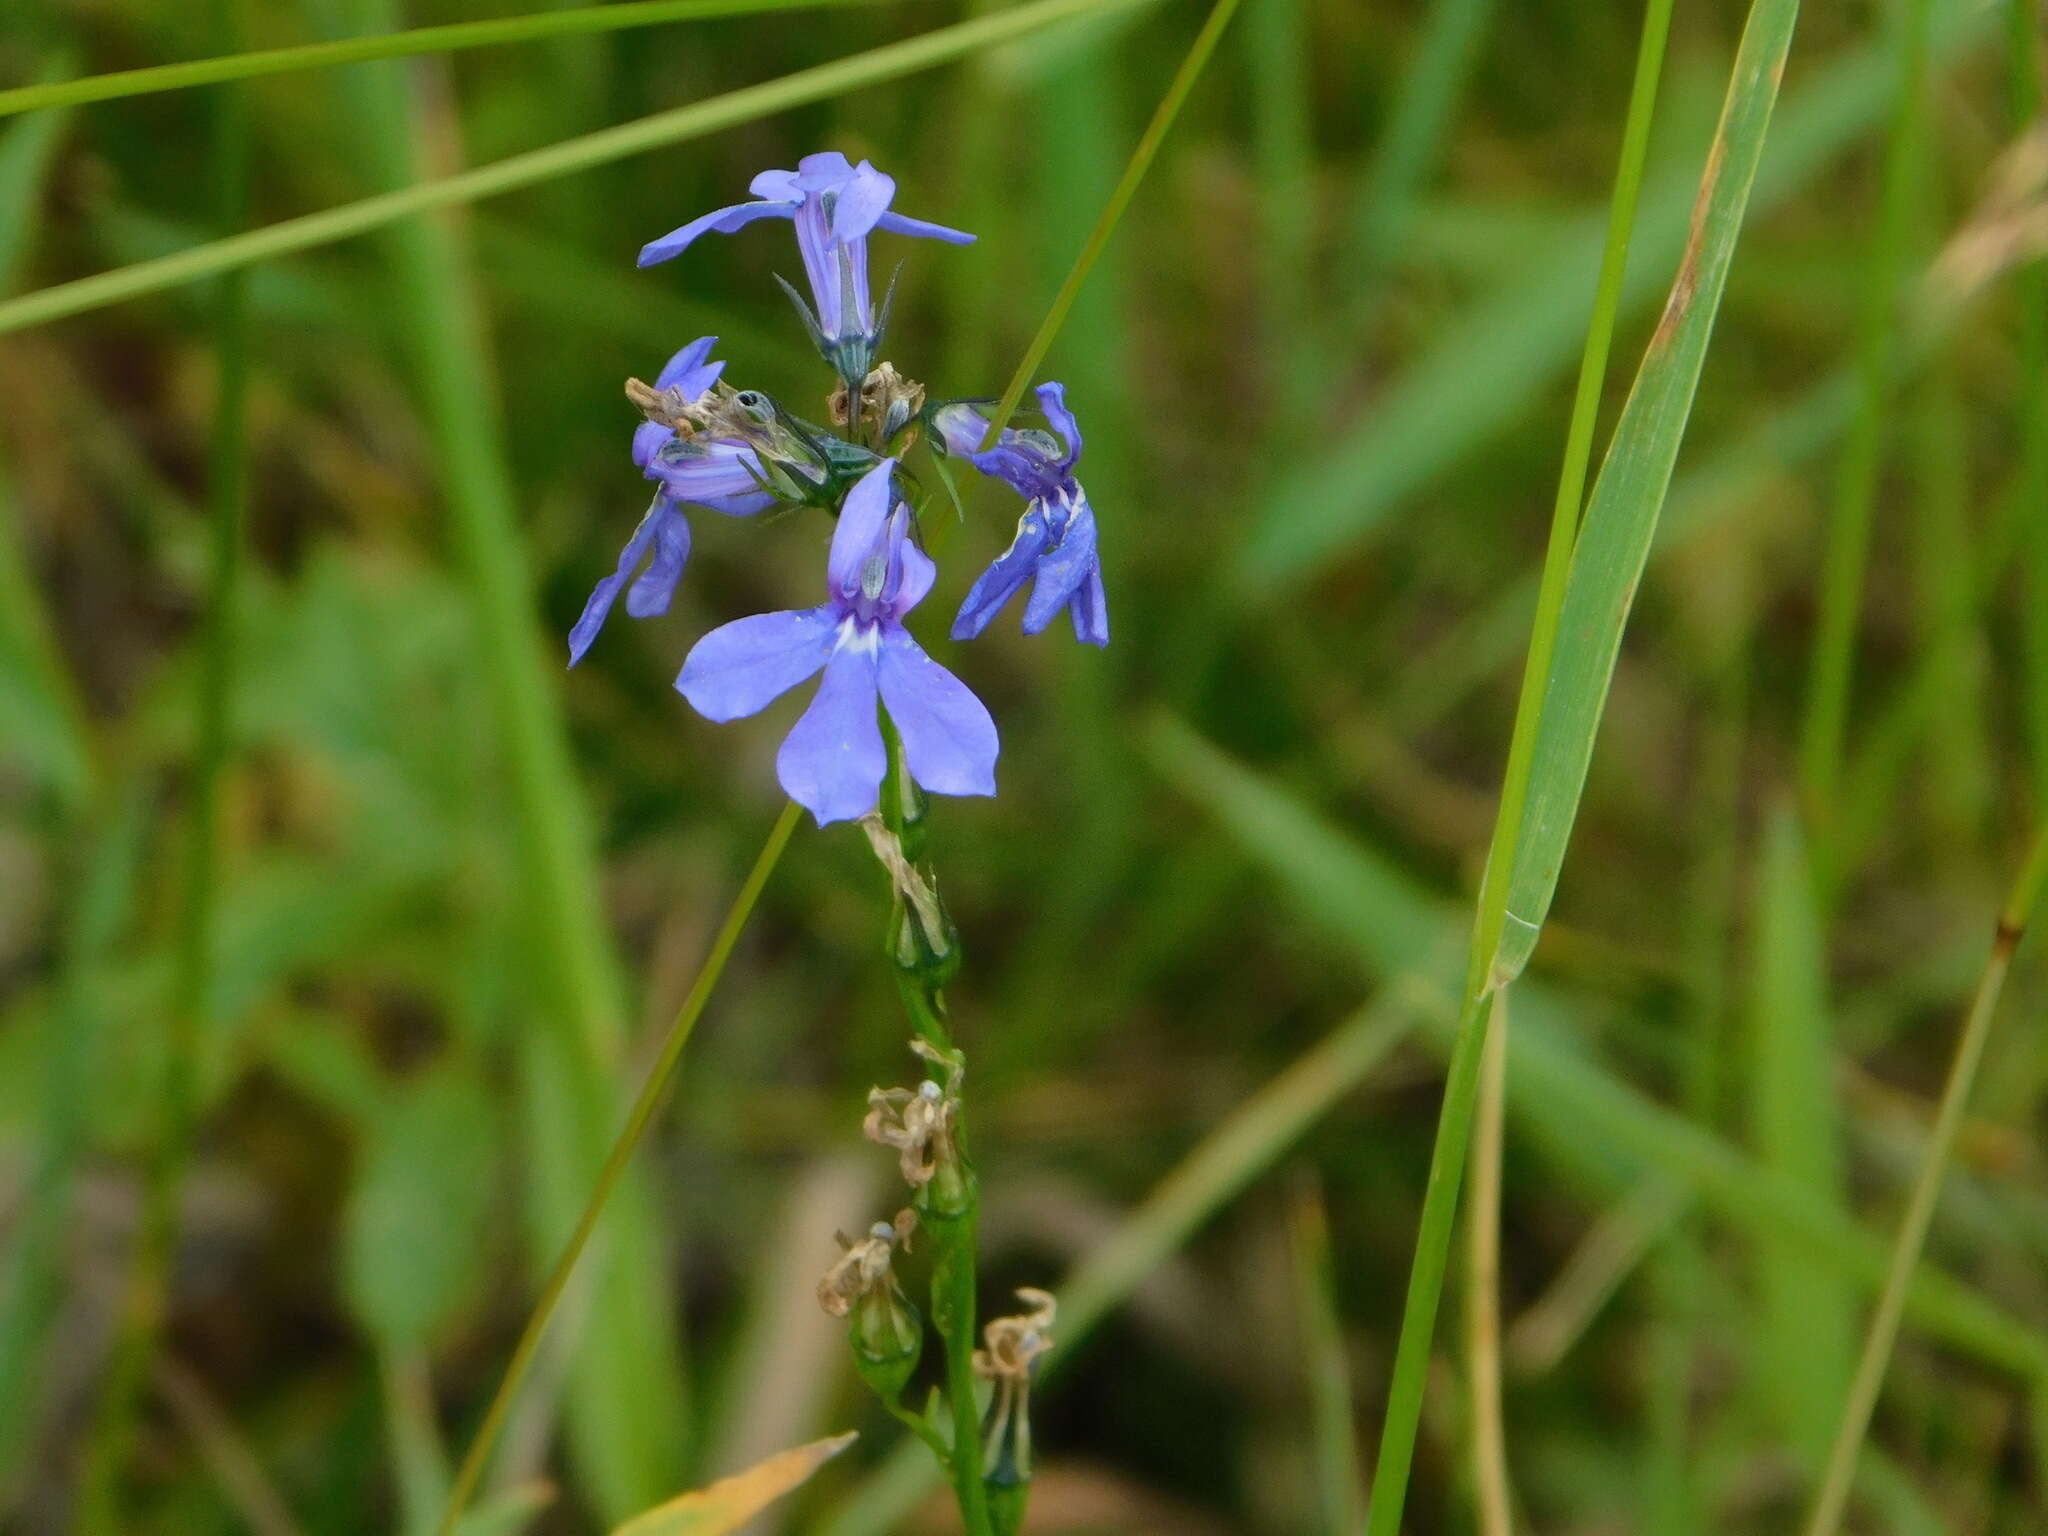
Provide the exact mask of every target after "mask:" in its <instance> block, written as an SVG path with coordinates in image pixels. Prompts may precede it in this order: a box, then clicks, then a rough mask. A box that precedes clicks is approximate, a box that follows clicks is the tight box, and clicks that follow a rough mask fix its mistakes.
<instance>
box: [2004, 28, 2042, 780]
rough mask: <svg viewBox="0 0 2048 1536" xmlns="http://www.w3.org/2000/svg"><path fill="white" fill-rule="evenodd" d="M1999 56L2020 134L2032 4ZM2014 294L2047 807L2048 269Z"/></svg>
mask: <svg viewBox="0 0 2048 1536" xmlns="http://www.w3.org/2000/svg"><path fill="white" fill-rule="evenodd" d="M2006 27H2007V30H2006V53H2007V58H2008V60H2009V64H2008V71H2009V75H2010V94H2011V116H2010V119H2009V120H2010V122H2011V124H2012V129H2013V131H2014V132H2015V133H2024V132H2026V130H2027V129H2028V127H2029V126H2030V125H2032V124H2033V123H2034V121H2035V120H2036V119H2037V118H2039V117H2040V115H2041V105H2042V96H2043V92H2042V82H2041V18H2040V12H2039V9H2038V7H2036V6H2035V5H2034V4H2033V0H2006ZM2013 282H2014V284H2015V285H2016V286H2017V288H2018V289H2019V311H2020V318H2019V326H2020V366H2019V376H2018V377H2017V379H2015V380H2014V390H2013V395H2014V398H2013V415H2014V418H2015V419H2016V420H2017V421H2018V422H2019V424H2020V427H2019V432H2020V463H2019V470H2018V472H2017V473H2016V474H2015V475H2014V476H2013V486H2012V503H2011V507H2012V516H2014V517H2015V518H2017V519H2019V520H2020V521H2021V524H2022V526H2023V527H2024V528H2025V530H2026V551H2025V558H2026V573H2027V574H2026V590H2027V603H2026V606H2025V609H2024V610H2023V611H2024V613H2025V619H2024V634H2025V642H2026V663H2027V675H2026V691H2025V694H2024V700H2025V709H2024V717H2023V718H2024V719H2025V721H2026V725H2027V745H2028V746H2029V747H2030V748H2031V749H2032V751H2033V756H2034V802H2035V804H2037V805H2048V517H2042V516H2041V515H2040V512H2041V508H2042V507H2044V506H2048V263H2043V262H2039V261H2035V262H2030V263H2029V264H2028V265H2026V266H2025V267H2022V268H2021V269H2020V270H2019V271H2018V272H2017V273H2015V274H2014V276H2013Z"/></svg>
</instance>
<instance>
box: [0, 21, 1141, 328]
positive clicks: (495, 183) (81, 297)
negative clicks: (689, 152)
mask: <svg viewBox="0 0 2048 1536" xmlns="http://www.w3.org/2000/svg"><path fill="white" fill-rule="evenodd" d="M1155 3H1157V0H1033V3H1031V4H1029V5H1020V6H1016V7H1014V8H1012V9H1009V10H1005V11H999V12H997V13H996V14H995V15H993V16H985V17H981V18H978V19H976V20H973V21H963V22H958V23H956V24H954V25H953V26H950V27H939V28H936V29H934V30H933V31H930V32H925V33H921V34H919V35H918V36H916V37H911V38H905V39H904V40H903V41H902V42H898V43H888V44H885V45H883V46H882V47H880V48H871V49H869V50H868V51H867V52H865V53H857V54H852V55H850V56H849V57H847V58H843V59H835V60H833V61H832V62H831V63H829V64H820V65H817V66H815V67H813V68H811V69H804V70H798V71H797V72H796V73H795V74H791V75H784V76H782V77H781V78H780V79H777V80H770V81H766V82H764V83H763V84H760V85H749V86H743V87H741V88H740V89H739V90H736V91H727V92H726V93H725V94H723V95H721V96H713V97H711V98H710V99H708V100H706V101H698V102H691V103H690V104H689V105H687V106H682V107H675V108H672V109H670V110H669V111H666V112H656V113H653V114H652V115H650V116H647V117H643V118H640V119H638V120H636V121H634V122H630V123H621V124H619V125H618V126H616V127H613V128H602V129H599V130H598V131H597V132H595V133H587V134H584V135H583V136H582V137H580V138H575V139H566V140H564V141H562V142H561V143H559V144H550V145H548V146H547V147H546V148H545V149H536V150H529V151H528V152H526V153H525V154H520V155H510V156H507V157H506V158H505V159H503V160H497V161H493V162H492V163H491V164H489V165H481V166H477V167H476V168H475V169H473V170H467V171H458V172H456V173H454V174H453V175H449V176H443V177H439V178H437V179H435V180H432V181H418V182H414V183H413V184H412V185H410V186H404V187H399V188H397V189H395V190H393V191H389V192H384V193H380V194H378V195H376V196H374V197H366V198H363V199H361V200H360V201H358V202H353V203H346V204H343V205H342V206H341V207H338V208H328V209H324V210H322V211H321V212H319V213H309V214H305V215H303V216H301V217H299V218H296V219H286V220H284V221H283V222H281V223H277V224H271V225H267V226H265V227H264V228H262V229H257V230H251V231H249V232H248V233H247V234H242V235H231V236H229V237H228V238H227V239H225V240H215V241H213V242H211V243H209V244H207V245H202V246H198V247H196V248H194V249H192V250H189V251H180V252H178V253H177V254H176V255H174V256H165V257H161V258H159V259H157V260H155V261H144V262H137V263H135V264H134V265H132V266H126V267H119V268H116V269H115V270H114V271H111V272H101V273H98V274H96V275H94V276H92V277H82V278H79V279H77V280H76V281H74V282H69V283H59V284H57V285H55V286H54V287H50V288H43V289H39V290H37V291H36V292H34V293H30V294H24V295H23V296H21V297H20V298H17V299H11V300H8V301H6V302H0V334H4V333H6V332H8V331H18V330H22V329H24V328H26V327H28V326H32V325H42V324H45V323H47V322H49V321H51V320H60V319H63V318H65V317H66V316H70V315H77V314H83V313H85V312H86V311H89V310H94V309H103V308H105V307H106V306H107V305H109V304H119V303H123V302H125V301H126V300H129V299H134V298H140V297H141V296H142V295H144V294H149V293H158V292H161V291H162V290H163V289H166V288H175V287H177V286H178V285H180V284H182V283H189V282H194V281H196V280H198V279H199V278H202V277H212V276H214V275H216V274H217V273H221V272H227V271H232V270H233V269H234V268H236V267H242V266H247V265H249V264H250V263H251V262H257V261H267V260H269V259H270V258H272V257H274V256H284V255H288V254H290V253H291V252H293V251H303V250H309V249H311V248H313V247H315V246H320V245H328V244H331V243H333V242H334V241H336V240H346V239H349V238H350V237H351V236H354V235H361V234H367V233H368V232H369V231H371V230H373V229H381V228H383V227H385V226H386V225H389V224H393V223H396V222H397V221H399V220H401V219H405V218H409V217H410V216H412V215H414V214H418V213H429V212H432V211H433V210H435V209H437V208H450V207H453V206H455V205H456V204H458V203H468V202H475V201H476V200H477V199H479V198H484V197H495V196H497V195H498V194H499V193H503V192H511V191H515V190H517V189H519V188H521V187H530V186H534V185H536V184H538V183H541V182H544V181H550V180H553V179H554V178H555V177H557V176H568V175H572V174H574V173H575V172H577V171H585V170H589V169H590V168H591V167H592V166H596V165H603V164H605V163H607V162H609V161H612V160H622V159H624V158H625V157H626V156H628V155H636V154H640V153H642V152H643V151H645V150H650V149H659V148H661V147H663V146H665V145H669V144H680V143H684V142H686V141H688V140H690V139H698V138H702V137H704V136H705V135H706V134H710V133H716V132H717V131H718V130H719V129H721V128H730V127H733V126H734V125H735V124H738V123H748V122H752V121H754V120H755V119H756V118H762V117H768V116H771V115H773V114H774V113H777V112H783V111H787V110H788V109H789V108H791V107H799V106H804V105H807V104H808V103H811V102H815V101H823V100H825V99H826V98H827V97H831V96H836V95H838V94H840V93H841V92H843V91H851V90H857V89H859V88H860V87H862V86H868V85H875V84H878V83H879V82H881V81H884V80H895V79H898V78H900V77H902V76H904V75H909V74H915V73H916V72H917V71H919V70H924V69H931V68H933V67H934V66H936V65H940V64H944V63H947V62H949V61H950V60H953V59H957V58H961V57H963V56H965V55H967V54H970V53H974V52H976V51H978V50H980V49H983V48H991V47H994V46H995V45H996V44H998V43H1003V42H1008V41H1009V40H1011V39H1012V38H1017V37H1023V36H1025V35H1027V34H1029V33H1031V32H1035V31H1038V30H1040V29H1041V28H1044V27H1050V26H1054V25H1056V24H1058V23H1059V22H1062V21H1067V20H1070V19H1072V18H1074V17H1078V16H1088V15H1099V14H1102V13H1105V12H1110V11H1118V10H1125V9H1129V8H1133V7H1136V6H1141V5H1151V4H1155Z"/></svg>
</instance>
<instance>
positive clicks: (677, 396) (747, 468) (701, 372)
mask: <svg viewBox="0 0 2048 1536" xmlns="http://www.w3.org/2000/svg"><path fill="white" fill-rule="evenodd" d="M717 341H718V338H717V337H715V336H700V337H698V338H697V340H695V341H693V342H691V343H690V344H689V345H688V346H687V347H685V348H683V350H682V351H680V352H678V353H677V354H676V355H675V356H674V357H672V358H670V359H669V360H668V366H666V367H665V368H663V369H662V370H661V372H660V373H659V374H657V375H656V376H655V381H654V387H653V388H652V389H649V388H648V387H647V386H646V385H640V386H639V389H640V390H641V391H642V394H641V395H640V396H638V397H637V398H639V399H640V401H641V403H642V405H643V407H644V408H645V409H647V410H649V411H652V412H655V413H656V414H659V415H661V416H663V417H664V421H653V420H649V421H644V422H642V423H641V424H640V425H639V426H638V427H637V428H635V429H634V432H633V462H634V463H635V464H638V465H639V466H640V468H641V470H642V471H643V472H644V473H645V474H646V475H647V478H648V479H650V480H654V481H658V482H659V483H660V485H661V489H660V490H659V491H657V492H656V493H655V497H654V500H653V502H652V503H651V504H650V505H649V506H648V508H647V515H646V516H644V517H643V518H641V519H640V526H639V527H638V528H636V529H635V530H634V531H633V537H632V538H630V539H628V540H627V541H626V547H625V548H624V549H623V550H621V551H620V552H619V563H618V568H617V569H616V570H614V571H613V572H612V574H611V575H609V576H607V577H605V578H604V579H603V580H602V581H600V582H599V583H598V584H597V585H596V586H595V587H594V588H592V589H591V593H590V598H589V600H588V601H587V602H585V603H584V605H583V614H582V617H580V618H579V619H577V621H576V627H575V628H573V629H571V630H570V631H569V665H570V666H572V667H573V666H575V665H576V663H577V662H579V661H581V660H582V659H583V653H584V652H585V651H588V650H589V649H590V646H591V642H592V641H594V640H596V639H597V632H598V631H599V630H601V629H603V628H604V621H605V620H606V619H607V618H608V617H610V615H611V611H612V604H613V603H614V602H616V601H617V600H618V596H619V592H620V589H621V588H625V587H626V584H627V582H629V581H631V582H632V586H631V588H630V589H628V590H627V591H626V612H628V613H629V614H631V615H632V616H633V617H634V618H636V619H645V618H651V617H653V616H654V615H656V614H660V613H667V612H668V605H669V600H670V599H671V598H673V597H674V596H675V590H676V583H677V582H679V581H681V580H682V576H683V567H684V565H686V564H687V563H688V562H689V559H690V523H689V519H688V518H686V517H685V516H684V515H683V508H682V504H683V503H684V502H689V503H692V504H694V505H697V506H702V507H710V508H711V509H712V510H714V511H718V512H726V513H730V514H732V515H734V516H745V515H746V514H748V513H750V512H758V511H760V510H761V509H762V508H763V507H765V506H768V505H770V504H771V503H772V502H773V501H774V499H775V498H774V497H772V496H768V495H764V494H762V493H761V492H760V491H759V490H758V489H757V486H758V480H759V465H758V462H757V460H756V459H755V458H754V455H753V452H752V450H751V449H748V448H745V447H744V446H743V445H740V444H736V443H725V442H712V443H696V442H691V443H687V444H685V443H684V442H683V441H682V439H680V438H679V437H678V436H677V434H676V431H675V428H674V427H673V426H672V425H669V424H667V423H669V422H672V421H673V420H674V419H675V418H676V417H677V416H678V415H679V414H680V413H681V412H682V411H684V410H685V409H686V408H688V407H689V406H691V405H694V404H695V403H696V402H697V401H698V400H700V399H702V398H703V397H704V396H705V395H706V394H708V393H709V392H710V390H711V388H712V386H713V385H715V384H716V383H717V382H718V376H719V375H720V374H721V373H723V372H724V371H725V364H724V363H722V362H713V361H711V349H712V347H713V346H715V345H716V344H717ZM630 392H631V390H630V388H629V393H630ZM649 550H652V551H653V558H652V559H651V560H650V559H648V552H649ZM643 560H646V561H647V569H646V570H644V571H640V574H639V576H638V578H637V579H636V578H635V577H634V574H633V573H634V572H635V571H639V570H640V563H641V561H643Z"/></svg>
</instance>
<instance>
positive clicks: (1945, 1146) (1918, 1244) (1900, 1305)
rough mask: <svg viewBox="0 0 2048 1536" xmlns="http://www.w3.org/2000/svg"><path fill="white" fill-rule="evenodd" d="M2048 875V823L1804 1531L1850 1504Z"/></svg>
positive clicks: (1980, 993) (1817, 1530) (1932, 1145)
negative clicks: (1995, 1024) (2008, 981)
mask: <svg viewBox="0 0 2048 1536" xmlns="http://www.w3.org/2000/svg"><path fill="white" fill-rule="evenodd" d="M2044 875H2048V828H2044V829H2043V830H2042V831H2041V832H2040V833H2039V834H2038V835H2037V836H2036V838H2035V841H2034V848H2033V851H2032V853H2031V854H2029V855H2028V857H2027V862H2026V865H2025V867H2024V868H2023V869H2022V870H2021V872H2020V876H2019V878H2018V879H2017V880H2016V881H2014V882H2013V888H2012V892H2011V894H2010V895H2009V896H2008V897H2007V899H2006V903H2005V907H2004V910H2003V911H2001V912H2000V913H1999V918H1998V928H1997V931H1996V933H1995V934H1994V935H1993V938H1992V942H1991V954H1990V956H1989V958H1988V959H1986V961H1985V962H1984V973H1983V975H1982V976H1981V977H1980V978H1979V979H1978V982H1977V991H1976V995H1975V996H1974V997H1973V998H1971V1000H1970V1011H1969V1013H1968V1015H1967V1016H1966V1017H1965V1018H1964V1020H1963V1031H1962V1035H1961V1037H1960V1038H1959V1039H1958V1040H1957V1041H1956V1053H1955V1058H1954V1060H1953V1061H1952V1062H1951V1063H1950V1065H1949V1073H1948V1082H1947V1084H1946V1085H1945V1086H1944V1087H1943V1089H1942V1093H1941V1108H1940V1109H1939V1110H1938V1111H1937V1112H1936V1114H1935V1119H1934V1133H1933V1135H1932V1136H1930V1137H1929V1138H1928V1142H1927V1154H1926V1159H1925V1161H1923V1162H1922V1163H1921V1165H1920V1174H1919V1177H1918V1178H1917V1179H1916V1180H1915V1181H1914V1183H1913V1195H1912V1199H1911V1200H1910V1201H1909V1202H1908V1204H1907V1206H1906V1217H1905V1220H1904V1221H1903V1222H1902V1223H1901V1224H1900V1226H1899V1236H1898V1241H1897V1242H1896V1243H1895V1244H1894V1245H1893V1247H1892V1259H1891V1265H1890V1267H1889V1268H1888V1269H1887V1270H1886V1271H1885V1277H1884V1289H1883V1291H1882V1292H1881V1293H1880V1294H1879V1296H1878V1301H1877V1311H1876V1312H1875V1313H1873V1314H1872V1316H1871V1320H1870V1332H1869V1333H1868V1335H1866V1336H1865V1338H1864V1340H1863V1354H1862V1356H1861V1358H1860V1359H1859V1360H1858V1361H1857V1363H1856V1375H1855V1378H1854V1380H1853V1381H1852V1382H1851V1383H1850V1386H1849V1398H1848V1401H1847V1402H1846V1403H1845V1404H1843V1407H1842V1419H1841V1424H1840V1426H1839V1428H1838V1429H1837V1430H1836V1433H1835V1443H1834V1448H1833V1450H1832V1451H1830V1452H1829V1455H1828V1463H1827V1470H1826V1472H1825V1473H1824V1474H1823V1476H1822V1479H1821V1485H1820V1490H1819V1492H1818V1493H1817V1494H1816V1495H1815V1497H1814V1503H1813V1511H1812V1514H1811V1516H1810V1517H1809V1518H1808V1520H1807V1523H1806V1536H1831V1533H1832V1532H1834V1531H1835V1530H1837V1529H1839V1528H1840V1526H1841V1523H1842V1516H1843V1514H1844V1513H1845V1511H1846V1510H1847V1509H1848V1505H1849V1486H1850V1483H1851V1482H1852V1481H1853V1479H1854V1478H1855V1475H1856V1458H1857V1453H1858V1452H1859V1451H1860V1450H1861V1449H1862V1446H1863V1437H1864V1435H1865V1434H1866V1433H1867V1432H1868V1430H1869V1428H1870V1415H1871V1413H1872V1411H1873V1410H1874V1409H1875V1408H1876V1407H1877V1394H1878V1391H1879V1389H1880V1388H1881V1387H1882V1386H1883V1385H1884V1373H1885V1368H1886V1367H1887V1366H1888V1365H1889V1364H1890V1363H1891V1357H1892V1348H1893V1346H1894V1345H1895V1344H1897V1342H1898V1338H1899V1323H1900V1320H1901V1319H1902V1318H1903V1317H1904V1316H1905V1311H1906V1293H1907V1291H1908V1289H1909V1288H1910V1287H1911V1285H1912V1282H1913V1271H1914V1270H1915V1269H1917V1268H1918V1267H1919V1265H1920V1254H1921V1250H1922V1249H1923V1248H1924V1247H1925V1246H1926V1243H1927V1228H1928V1225H1929V1224H1930V1223H1931V1222H1932V1221H1933V1219H1934V1202H1935V1199H1936V1197H1937V1196H1939V1195H1940V1193H1941V1181H1942V1176H1943V1175H1944V1174H1945V1173H1946V1172H1947V1171H1948V1160H1949V1155H1950V1153H1952V1152H1953V1151H1954V1150H1955V1144H1956V1133H1957V1132H1958V1131H1959V1130H1960V1129H1961V1128H1962V1123H1963V1111H1964V1109H1965V1108H1967V1107H1968V1105H1969V1101H1970V1089H1971V1087H1972V1086H1973V1085H1974V1084H1975V1083H1976V1080H1977V1068H1978V1066H1979V1065H1980V1064H1981V1063H1982V1062H1983V1059H1984V1045H1985V1042H1986V1040H1987V1039H1989V1037H1990V1034H1991V1019H1992V1015H1993V1014H1994V1012H1996V1010H1997V1008H1998V997H1999V993H2000V992H2001V991H2003V990H2004V987H2005V978H2006V974H2007V973H2008V972H2009V971H2010V970H2011V969H2012V957H2013V951H2014V950H2016V949H2017V948H2019V942H2020V935H2021V934H2022V933H2024V932H2025V931H2026V926H2027V919H2028V918H2029V917H2030V916H2031V915H2032V913H2033V909H2034V902H2035V898H2036V897H2038V896H2039V895H2040V892H2041V883H2042V879H2043V877H2044Z"/></svg>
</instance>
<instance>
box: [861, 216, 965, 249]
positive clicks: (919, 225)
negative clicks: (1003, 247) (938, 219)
mask: <svg viewBox="0 0 2048 1536" xmlns="http://www.w3.org/2000/svg"><path fill="white" fill-rule="evenodd" d="M875 228H877V229H886V230H888V231H889V233H890V234H892V235H916V236H917V237H918V238H920V239H923V240H943V241H945V242H946V243H947V244H948V245H972V244H974V240H975V237H974V236H973V235H970V234H968V233H967V231H966V230H964V229H948V228H947V227H946V226H945V225H943V224H932V223H929V222H927V221H926V220H924V219H913V218H909V217H907V216H905V215H904V214H900V213H894V212H891V213H885V214H883V215H882V216H881V217H880V218H879V219H876V220H875Z"/></svg>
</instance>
